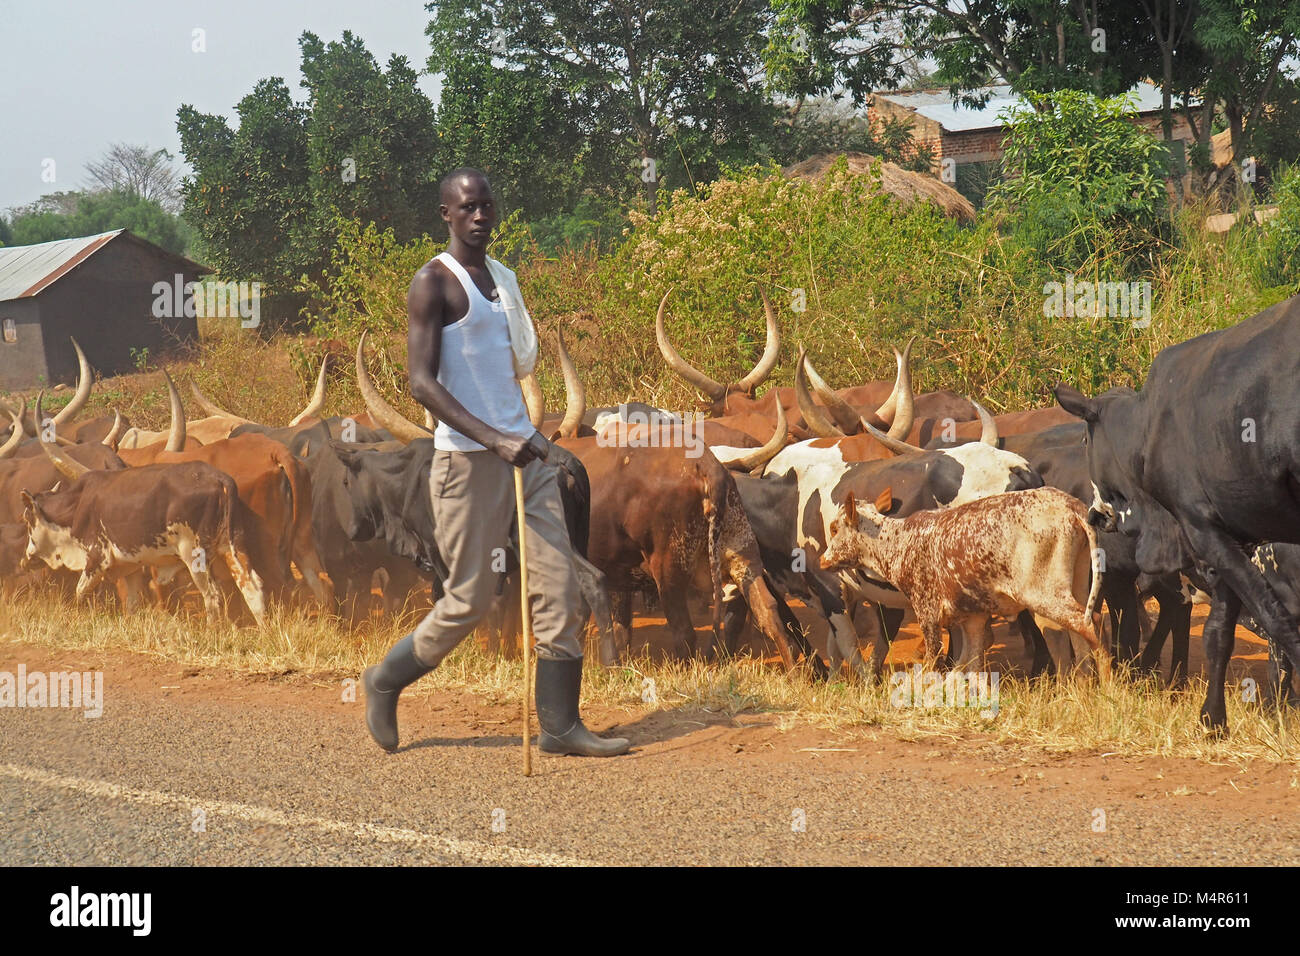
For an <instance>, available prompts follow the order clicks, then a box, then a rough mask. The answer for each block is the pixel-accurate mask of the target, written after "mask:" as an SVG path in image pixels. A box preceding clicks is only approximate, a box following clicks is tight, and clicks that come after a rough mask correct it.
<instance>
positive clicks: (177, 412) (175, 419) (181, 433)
mask: <svg viewBox="0 0 1300 956" xmlns="http://www.w3.org/2000/svg"><path fill="white" fill-rule="evenodd" d="M163 378H165V379H166V380H167V401H168V404H169V405H170V406H171V421H172V424H171V430H170V431H169V432H168V433H167V447H166V448H164V449H163V450H164V451H184V450H185V406H184V405H183V404H182V403H181V393H180V392H178V391H176V383H175V382H173V381H172V377H171V376H170V375H168V374H167V370H166V369H163Z"/></svg>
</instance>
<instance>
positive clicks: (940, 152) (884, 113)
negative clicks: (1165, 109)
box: [867, 96, 1193, 176]
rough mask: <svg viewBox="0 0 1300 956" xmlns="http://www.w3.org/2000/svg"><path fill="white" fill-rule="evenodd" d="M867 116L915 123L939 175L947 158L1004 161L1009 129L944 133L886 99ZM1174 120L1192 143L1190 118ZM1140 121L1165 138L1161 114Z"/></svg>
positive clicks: (917, 139)
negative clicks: (943, 161) (930, 152)
mask: <svg viewBox="0 0 1300 956" xmlns="http://www.w3.org/2000/svg"><path fill="white" fill-rule="evenodd" d="M867 116H868V119H869V120H870V121H871V122H873V123H876V122H880V121H882V120H884V119H885V118H886V117H896V118H901V119H907V120H911V121H912V123H913V126H912V140H913V143H915V144H916V145H918V146H929V147H930V148H931V150H932V151H933V155H934V160H935V161H934V166H933V168H932V169H931V172H933V173H934V175H936V176H938V175H939V174H940V172H941V169H942V166H941V163H942V160H944V159H952V160H954V161H956V163H957V164H958V165H959V166H960V165H962V164H964V163H989V162H995V161H997V160H999V159H1001V158H1002V140H1003V138H1004V136H1005V135H1006V133H1005V130H1002V129H976V130H959V131H948V130H944V129H943V128H942V127H941V126H940V125H939V124H938V123H937V122H936V121H934V120H932V119H929V118H928V117H925V116H921V115H918V114H917V113H914V112H913V111H912V110H910V109H908V108H907V107H906V106H902V105H900V104H897V103H892V102H890V101H889V100H887V99H885V98H884V97H882V96H876V97H874V98H873V100H872V104H871V107H870V108H869V110H868V111H867ZM1173 120H1174V122H1173V137H1174V139H1175V140H1183V141H1184V142H1188V143H1190V142H1191V141H1192V140H1193V136H1192V130H1191V126H1190V125H1188V122H1187V118H1186V117H1185V116H1182V115H1181V114H1179V113H1175V114H1174V117H1173ZM1136 122H1137V123H1138V125H1140V126H1141V127H1142V128H1143V129H1144V130H1146V131H1147V132H1148V133H1150V134H1151V135H1152V136H1154V137H1156V138H1157V139H1159V138H1161V137H1162V136H1163V134H1162V132H1161V126H1160V114H1159V113H1154V114H1152V113H1144V114H1141V115H1139V116H1138V118H1137V120H1136Z"/></svg>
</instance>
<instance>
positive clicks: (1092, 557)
mask: <svg viewBox="0 0 1300 956" xmlns="http://www.w3.org/2000/svg"><path fill="white" fill-rule="evenodd" d="M1075 520H1076V521H1078V522H1079V526H1080V527H1081V528H1083V533H1084V536H1085V537H1086V538H1087V541H1088V561H1089V563H1090V564H1091V565H1092V587H1091V588H1089V589H1088V601H1087V603H1086V604H1084V606H1083V610H1084V613H1086V614H1087V615H1088V620H1092V615H1093V612H1094V611H1095V610H1096V608H1097V598H1098V596H1099V595H1100V594H1101V576H1102V574H1103V573H1104V569H1103V568H1102V566H1101V564H1102V560H1101V559H1102V551H1101V548H1099V547H1097V531H1096V529H1095V528H1093V526H1092V525H1090V524H1089V523H1088V518H1087V516H1086V515H1085V516H1083V517H1079V516H1077V515H1076V516H1075Z"/></svg>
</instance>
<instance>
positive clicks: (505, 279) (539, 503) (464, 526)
mask: <svg viewBox="0 0 1300 956" xmlns="http://www.w3.org/2000/svg"><path fill="white" fill-rule="evenodd" d="M439 188H440V195H439V198H440V200H441V207H440V211H441V213H442V218H443V219H444V220H445V221H446V223H447V226H448V229H449V230H450V232H451V242H450V243H449V244H448V246H447V249H446V251H445V252H443V253H441V254H439V255H438V256H436V257H435V258H433V259H431V260H430V261H429V262H427V263H425V264H424V266H422V267H421V268H420V271H419V272H417V273H416V274H415V278H414V279H413V280H412V281H411V288H410V291H409V292H408V293H407V297H406V308H407V316H408V318H409V321H410V326H409V329H408V333H407V340H406V346H407V367H408V368H409V369H410V379H411V394H412V395H413V396H414V397H415V400H416V401H418V402H419V403H420V404H421V405H423V406H424V407H425V408H427V409H429V411H431V412H432V413H433V414H434V416H435V417H436V418H437V419H438V422H439V424H438V427H437V429H436V431H435V432H434V456H433V466H432V468H431V470H430V480H429V485H430V493H431V495H432V496H433V519H434V535H435V538H436V540H437V544H438V550H439V552H441V554H442V556H443V559H444V561H445V562H446V564H447V567H448V569H449V571H450V573H449V575H448V578H447V581H446V584H445V586H444V591H445V594H444V596H443V597H442V598H441V599H440V600H439V601H438V602H437V603H436V604H435V605H434V608H433V610H432V611H430V612H429V614H428V616H426V617H425V619H424V620H423V621H421V622H420V624H419V625H418V626H417V627H416V629H415V630H414V631H413V632H412V633H410V634H408V635H407V636H406V637H404V638H402V640H400V641H398V642H397V644H396V645H394V646H393V648H392V650H390V651H389V652H388V655H387V656H386V657H385V658H384V659H383V661H382V662H381V663H380V664H378V665H377V666H375V667H370V668H367V669H366V671H365V673H364V674H363V675H362V683H363V684H364V685H365V689H366V726H367V727H368V728H369V729H370V734H371V736H372V737H374V738H375V742H376V743H378V744H379V746H381V747H383V748H384V749H385V750H389V751H392V750H396V749H397V744H398V736H397V698H398V695H399V694H400V693H401V691H402V688H403V687H405V686H406V685H407V684H410V683H411V682H413V681H415V680H417V679H418V678H420V677H421V676H423V675H424V674H427V673H428V672H429V671H431V670H433V669H434V668H435V667H437V666H438V665H439V664H440V663H441V662H442V659H443V658H444V657H446V656H447V655H448V654H449V653H450V652H451V650H452V648H454V647H455V646H456V645H457V644H459V643H460V641H461V639H462V638H464V637H465V636H466V635H467V634H469V633H470V632H471V631H472V630H473V629H474V626H475V625H476V624H478V622H479V621H480V620H481V619H482V618H483V616H484V615H485V614H486V613H487V611H488V608H489V606H490V605H491V603H492V600H493V598H494V596H495V592H496V579H497V575H496V572H494V571H493V569H492V565H493V558H494V551H496V549H498V548H504V547H505V546H506V544H507V539H508V536H509V530H510V521H511V516H512V515H513V514H514V474H513V470H514V468H516V467H520V468H523V485H524V512H525V516H526V521H527V524H528V533H527V535H522V534H521V535H520V539H521V540H526V541H527V548H528V577H529V587H530V591H531V593H530V594H529V606H530V607H531V609H532V621H533V630H534V632H535V634H536V636H537V698H536V699H537V722H538V723H539V724H540V725H541V731H542V732H541V735H540V737H539V740H538V746H539V747H540V749H541V750H542V752H543V753H548V754H557V755H558V754H583V755H587V756H595V757H608V756H613V755H615V754H621V753H626V752H627V749H628V747H629V746H630V744H629V742H628V741H627V740H626V739H624V738H621V737H617V738H609V739H605V738H602V737H597V736H596V735H595V734H593V733H591V731H589V730H588V729H587V728H586V727H585V726H583V723H582V720H581V719H580V717H579V716H578V692H579V689H580V688H581V684H582V650H583V649H582V635H581V633H580V632H581V628H582V625H583V622H582V621H581V620H580V619H579V616H578V611H577V608H578V606H579V591H578V582H577V578H576V576H575V572H574V568H573V549H572V546H571V544H570V541H569V535H568V530H567V527H566V525H565V522H564V511H563V507H562V505H561V503H560V492H559V485H558V483H557V479H556V471H557V469H556V468H555V466H553V465H549V464H547V463H546V460H545V459H546V456H547V454H548V453H549V450H550V445H549V444H548V443H547V441H546V439H545V438H543V437H542V435H541V434H540V433H539V432H538V431H537V430H536V429H535V428H534V427H533V425H532V422H530V421H529V419H528V411H527V409H526V408H525V406H524V401H523V396H522V394H521V393H520V390H519V383H518V380H519V379H520V378H522V377H523V376H525V375H527V374H528V373H529V372H531V371H532V369H533V366H534V364H535V363H536V361H537V337H536V333H535V332H534V331H533V326H532V320H531V319H530V318H529V316H528V312H527V310H526V309H525V308H524V305H523V298H522V296H521V295H520V294H519V286H518V284H517V282H516V281H515V274H514V273H513V272H511V271H510V270H509V269H507V268H506V267H505V266H503V265H501V263H499V262H497V261H496V260H495V259H491V258H488V256H487V246H488V242H489V241H490V239H491V236H492V228H493V226H494V225H495V224H496V204H495V203H494V202H493V199H492V187H491V186H490V185H489V183H488V181H487V177H485V176H484V175H483V174H482V173H481V172H479V171H478V170H476V169H467V168H462V169H457V170H454V171H452V172H451V173H448V174H447V176H446V177H444V178H443V180H442V182H441V184H440V187H439ZM498 553H499V552H498Z"/></svg>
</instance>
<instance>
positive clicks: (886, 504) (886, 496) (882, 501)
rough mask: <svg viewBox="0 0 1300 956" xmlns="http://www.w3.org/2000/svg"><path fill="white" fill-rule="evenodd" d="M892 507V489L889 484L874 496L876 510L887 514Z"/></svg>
mask: <svg viewBox="0 0 1300 956" xmlns="http://www.w3.org/2000/svg"><path fill="white" fill-rule="evenodd" d="M892 507H894V489H893V486H890V487H889V488H886V489H885V490H884V491H882V492H881V493H880V494H879V495H877V496H876V510H877V511H879V512H880V513H881V514H882V515H883V514H888V513H889V509H890V508H892Z"/></svg>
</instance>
